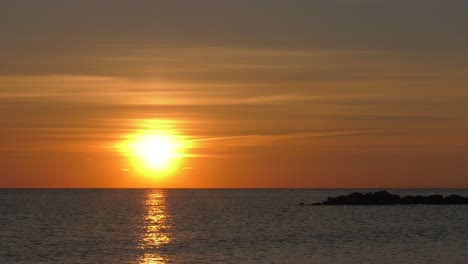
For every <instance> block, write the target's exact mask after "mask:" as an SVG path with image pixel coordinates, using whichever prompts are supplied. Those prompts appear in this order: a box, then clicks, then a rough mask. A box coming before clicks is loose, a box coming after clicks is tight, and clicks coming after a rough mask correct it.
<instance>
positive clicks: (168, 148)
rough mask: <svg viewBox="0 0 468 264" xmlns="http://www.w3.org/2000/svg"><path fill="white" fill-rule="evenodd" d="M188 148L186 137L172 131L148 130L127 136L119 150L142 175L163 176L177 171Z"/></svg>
mask: <svg viewBox="0 0 468 264" xmlns="http://www.w3.org/2000/svg"><path fill="white" fill-rule="evenodd" d="M187 146H188V143H187V141H186V140H185V139H184V137H182V136H180V135H177V134H175V133H174V132H172V131H165V130H161V131H158V130H156V131H154V130H146V131H139V132H135V133H133V134H130V135H127V137H126V139H125V140H124V141H122V142H121V143H120V144H119V145H118V149H119V150H120V151H121V152H123V153H124V154H125V155H126V156H129V158H130V161H131V163H132V164H133V166H134V167H135V169H136V170H137V171H139V172H140V173H142V174H150V175H163V174H168V173H170V172H172V171H173V170H175V169H176V167H177V165H178V164H179V163H180V161H181V159H182V158H183V157H184V156H185V150H186V148H187Z"/></svg>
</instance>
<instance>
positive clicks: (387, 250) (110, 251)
mask: <svg viewBox="0 0 468 264" xmlns="http://www.w3.org/2000/svg"><path fill="white" fill-rule="evenodd" d="M352 191H354V190H312V189H306V190H73V189H71V190H68V189H67V190H34V189H30V190H10V189H3V190H1V189H0V263H220V262H221V263H468V206H466V205H400V206H336V207H332V206H330V207H325V206H323V207H311V206H299V205H298V203H299V202H301V201H303V202H306V203H311V202H319V201H322V200H324V199H326V198H327V196H336V195H341V194H348V193H350V192H352ZM361 191H371V190H361ZM392 192H396V193H399V194H413V195H414V194H424V195H427V194H443V195H447V194H452V193H455V194H459V195H463V196H468V190H396V191H392Z"/></svg>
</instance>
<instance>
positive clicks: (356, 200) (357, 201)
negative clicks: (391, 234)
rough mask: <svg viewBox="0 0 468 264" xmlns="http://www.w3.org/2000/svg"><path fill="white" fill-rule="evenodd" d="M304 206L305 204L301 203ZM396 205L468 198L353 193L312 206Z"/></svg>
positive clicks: (460, 201) (465, 201) (458, 201)
mask: <svg viewBox="0 0 468 264" xmlns="http://www.w3.org/2000/svg"><path fill="white" fill-rule="evenodd" d="M301 204H303V203H301ZM395 204H468V197H462V196H459V195H455V194H452V195H450V196H447V197H444V196H442V195H439V194H434V195H429V196H422V195H415V196H412V195H408V196H404V197H400V196H399V195H397V194H391V193H389V192H387V191H378V192H369V193H365V194H363V193H359V192H353V193H351V194H348V195H340V196H337V197H328V199H327V200H326V201H324V202H322V203H313V204H311V205H395Z"/></svg>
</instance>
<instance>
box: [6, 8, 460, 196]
mask: <svg viewBox="0 0 468 264" xmlns="http://www.w3.org/2000/svg"><path fill="white" fill-rule="evenodd" d="M40 2H41V3H39V1H4V2H2V3H1V4H0V31H1V32H3V34H2V36H0V38H1V41H0V57H1V58H2V59H1V61H0V187H53V188H55V187H60V188H61V187H106V188H107V187H170V188H199V187H200V188H215V187H219V188H237V187H246V188H264V187H265V188H270V187H272V188H290V187H294V188H309V187H310V188H346V187H468V165H467V164H468V143H467V142H468V108H467V105H468V89H467V87H468V68H467V65H468V64H467V63H468V49H467V47H468V29H467V27H466V25H467V24H468V18H467V17H466V14H465V12H464V10H467V8H468V4H467V3H465V2H462V1H450V2H443V3H442V2H440V1H435V0H434V1H433V0H429V1H423V2H420V3H419V2H418V1H414V2H411V3H408V2H407V1H370V0H364V1H292V2H285V1H276V0H271V1H202V2H203V4H201V3H198V2H197V3H192V2H188V1H181V2H178V1H171V2H170V3H169V2H168V3H164V2H158V1H141V2H138V3H134V2H132V3H130V2H129V1H128V2H127V1H107V4H105V3H106V1H100V2H99V3H97V2H96V1H85V0H84V1H77V2H73V3H72V2H65V1H53V0H48V1H40ZM417 2H418V3H417ZM26 3H28V4H26ZM110 3H112V4H110ZM160 127H164V128H165V129H169V130H170V131H171V132H173V133H175V134H177V135H179V136H181V137H183V138H184V140H185V141H186V142H189V143H190V147H187V149H185V150H184V151H185V153H184V155H183V157H181V158H180V159H179V162H178V163H177V164H176V165H175V166H174V168H173V170H172V171H171V173H162V172H154V171H153V172H148V171H146V172H142V171H144V170H141V168H137V166H135V164H134V163H132V158H131V157H129V156H128V155H124V153H122V152H121V151H118V149H116V148H115V147H113V146H115V145H116V144H119V142H122V141H124V140H125V139H126V138H128V137H129V135H132V134H135V133H137V132H138V131H142V130H143V131H144V130H157V129H158V128H160Z"/></svg>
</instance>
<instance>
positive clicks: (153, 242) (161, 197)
mask: <svg viewBox="0 0 468 264" xmlns="http://www.w3.org/2000/svg"><path fill="white" fill-rule="evenodd" d="M144 205H145V207H146V210H147V211H146V215H145V217H144V221H143V232H142V234H141V239H140V245H139V249H140V250H141V252H142V255H141V256H140V258H139V259H138V263H151V264H155V263H158V264H159V263H167V262H168V261H169V259H168V258H167V256H165V255H163V254H161V247H162V246H164V245H165V244H168V243H170V241H171V238H170V232H169V230H170V222H169V219H168V214H167V210H166V193H165V191H161V190H151V191H149V192H148V194H147V197H146V200H145V202H144Z"/></svg>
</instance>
